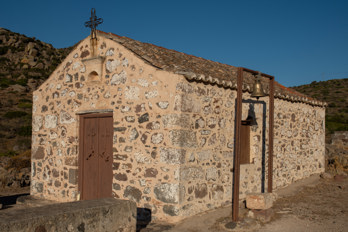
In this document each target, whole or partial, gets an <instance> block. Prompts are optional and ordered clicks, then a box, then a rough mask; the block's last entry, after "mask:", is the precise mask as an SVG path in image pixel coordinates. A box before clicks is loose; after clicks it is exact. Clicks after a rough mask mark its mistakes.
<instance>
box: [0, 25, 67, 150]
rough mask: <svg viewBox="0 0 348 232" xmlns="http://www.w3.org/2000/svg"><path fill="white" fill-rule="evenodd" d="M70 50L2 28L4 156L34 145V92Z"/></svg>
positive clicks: (0, 133) (0, 137)
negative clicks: (32, 133)
mask: <svg viewBox="0 0 348 232" xmlns="http://www.w3.org/2000/svg"><path fill="white" fill-rule="evenodd" d="M70 51H71V48H64V49H56V48H54V47H53V46H52V45H51V44H47V43H44V42H42V41H40V40H37V39H35V38H29V37H26V36H25V35H21V34H18V33H14V32H11V31H9V30H6V29H4V28H0V96H1V98H0V155H1V154H14V153H17V152H20V151H24V150H26V149H29V148H30V144H31V109H32V92H33V90H35V89H36V88H37V87H38V86H39V85H40V84H41V83H42V82H43V81H44V80H46V79H47V78H48V77H49V75H50V74H51V72H52V71H53V70H55V68H56V67H57V65H58V64H60V63H61V62H62V60H63V59H64V58H65V57H66V55H67V54H68V53H69V52H70Z"/></svg>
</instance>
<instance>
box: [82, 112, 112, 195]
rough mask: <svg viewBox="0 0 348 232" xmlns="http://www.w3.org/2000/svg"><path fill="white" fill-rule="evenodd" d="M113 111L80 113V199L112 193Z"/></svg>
mask: <svg viewBox="0 0 348 232" xmlns="http://www.w3.org/2000/svg"><path fill="white" fill-rule="evenodd" d="M112 137H113V120H112V114H99V115H98V114H93V115H83V116H81V123H80V138H81V141H80V142H81V144H80V159H81V160H80V172H79V173H80V176H81V178H80V181H79V189H80V191H81V199H82V200H89V199H97V198H104V197H111V196H112Z"/></svg>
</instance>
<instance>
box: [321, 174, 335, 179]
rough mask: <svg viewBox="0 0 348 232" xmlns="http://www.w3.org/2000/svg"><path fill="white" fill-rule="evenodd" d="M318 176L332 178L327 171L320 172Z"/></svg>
mask: <svg viewBox="0 0 348 232" xmlns="http://www.w3.org/2000/svg"><path fill="white" fill-rule="evenodd" d="M320 177H321V178H322V179H332V178H333V177H332V175H331V174H330V173H327V172H324V173H322V174H320Z"/></svg>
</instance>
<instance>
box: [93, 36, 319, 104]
mask: <svg viewBox="0 0 348 232" xmlns="http://www.w3.org/2000/svg"><path fill="white" fill-rule="evenodd" d="M98 33H99V34H100V35H101V36H104V37H106V38H108V39H112V40H114V41H116V42H118V43H119V44H121V45H122V46H124V47H125V48H127V49H128V50H130V51H132V52H133V53H134V54H135V55H136V56H138V57H140V58H141V59H142V60H144V61H145V62H147V63H149V64H150V65H152V66H154V67H156V68H158V69H162V70H165V71H169V72H173V73H177V74H181V75H184V76H185V77H186V78H187V79H189V80H194V81H201V82H207V83H210V84H217V85H220V86H223V87H225V88H232V89H236V87H237V84H236V82H237V72H238V68H237V67H234V66H231V65H227V64H222V63H219V62H215V61H211V60H206V59H203V58H201V57H196V56H193V55H188V54H185V53H182V52H178V51H175V50H171V49H167V48H163V47H160V46H156V45H154V44H150V43H143V42H140V41H137V40H133V39H130V38H127V37H124V36H119V35H116V34H112V33H106V32H102V31H98ZM243 76H244V80H243V91H248V92H251V91H252V86H253V82H254V78H253V76H252V74H251V73H248V72H245V73H244V75H243ZM264 79H265V80H263V81H262V85H263V86H264V88H265V92H266V93H268V92H269V91H268V81H267V79H266V78H264ZM275 97H276V98H280V99H284V100H288V101H292V102H304V103H308V104H311V105H317V106H326V103H323V102H319V101H317V100H315V99H312V98H309V97H307V96H305V95H303V94H301V93H299V92H297V91H295V90H293V89H290V88H286V87H284V86H283V85H281V84H279V83H278V82H275Z"/></svg>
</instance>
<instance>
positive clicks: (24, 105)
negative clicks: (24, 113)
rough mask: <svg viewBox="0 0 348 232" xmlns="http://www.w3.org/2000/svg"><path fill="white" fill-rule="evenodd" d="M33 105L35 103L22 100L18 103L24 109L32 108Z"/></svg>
mask: <svg viewBox="0 0 348 232" xmlns="http://www.w3.org/2000/svg"><path fill="white" fill-rule="evenodd" d="M32 106H33V104H31V103H27V102H20V103H19V104H18V107H19V108H22V109H30V108H31V107H32Z"/></svg>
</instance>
